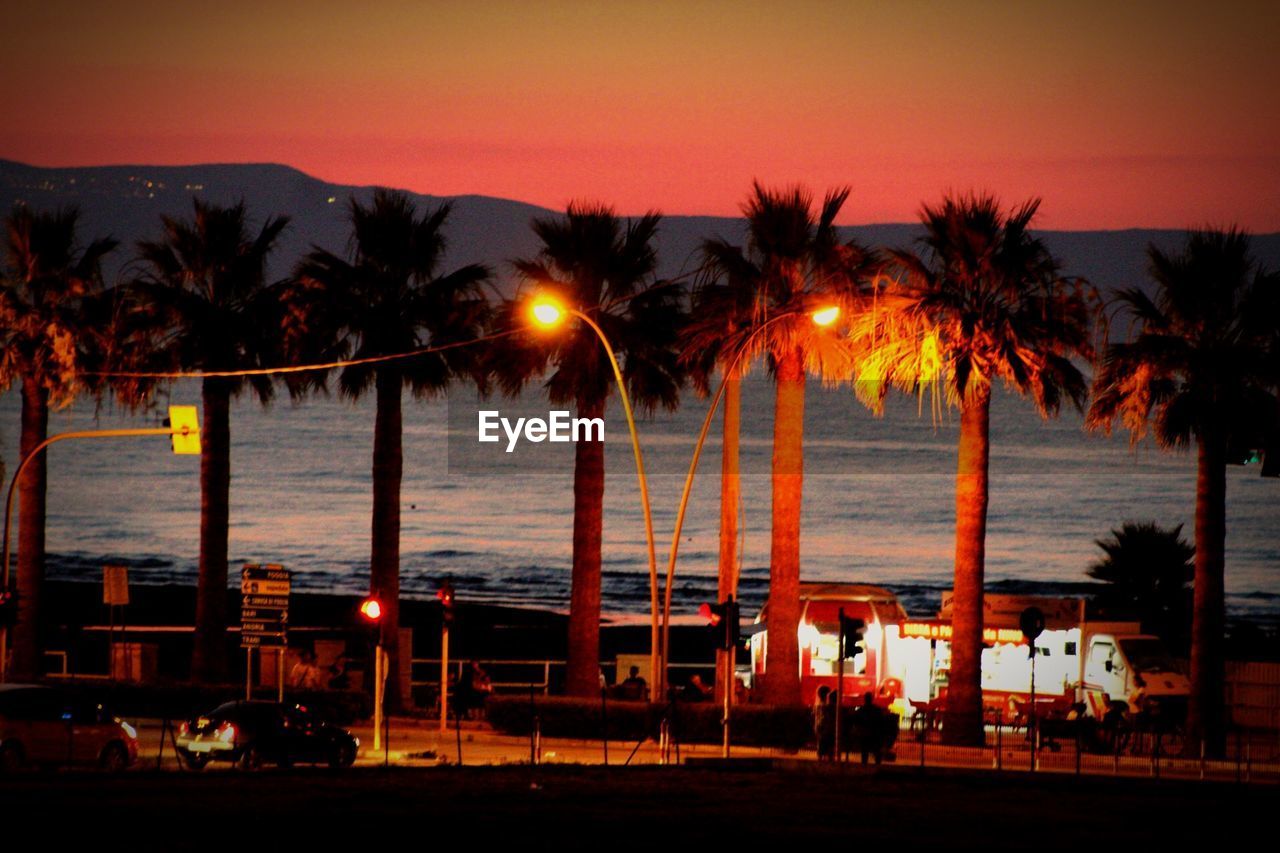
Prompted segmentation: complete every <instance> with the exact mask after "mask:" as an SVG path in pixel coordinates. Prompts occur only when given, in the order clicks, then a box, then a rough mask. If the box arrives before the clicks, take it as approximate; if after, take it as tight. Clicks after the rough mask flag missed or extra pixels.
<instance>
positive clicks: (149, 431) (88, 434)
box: [0, 415, 199, 684]
mask: <svg viewBox="0 0 1280 853" xmlns="http://www.w3.org/2000/svg"><path fill="white" fill-rule="evenodd" d="M171 417H172V415H171ZM194 432H195V433H196V434H199V429H198V428H197V429H196V430H194ZM192 433H193V430H192V429H191V427H190V426H187V425H184V426H180V427H172V426H169V427H140V428H137V429H100V430H79V431H73V432H60V433H58V434H57V435H51V436H49V437H48V438H46V439H45V440H44V441H42V442H40V443H39V444H37V445H36V446H35V447H34V448H33V449H32V450H31V452H30V453H28V454H27V455H26V456H24V457H23V458H22V462H21V463H19V464H18V470H17V471H15V472H14V475H13V479H12V480H11V481H10V482H9V493H8V496H7V497H6V498H5V501H4V562H3V572H2V573H0V590H5V591H7V590H8V589H9V566H10V558H11V556H12V554H11V551H10V548H9V545H10V538H9V528H10V526H11V524H12V521H13V495H14V493H15V492H16V491H17V489H18V483H19V482H20V481H21V480H22V472H23V471H25V470H26V468H27V465H29V464H30V463H31V461H32V460H33V459H35V458H36V457H37V456H39V455H40V454H41V453H43V452H44V450H45V448H47V447H48V446H49V445H51V444H55V443H57V442H59V441H67V440H68V439H72V438H134V437H138V436H148V435H167V436H186V435H191V434H192ZM19 606H21V602H19ZM8 673H9V629H8V626H5V625H0V684H3V683H4V682H5V678H6V676H7V675H8Z"/></svg>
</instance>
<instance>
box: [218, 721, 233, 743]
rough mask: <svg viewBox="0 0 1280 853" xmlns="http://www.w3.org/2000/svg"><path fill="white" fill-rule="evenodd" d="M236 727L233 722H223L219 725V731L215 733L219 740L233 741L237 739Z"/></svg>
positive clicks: (224, 741)
mask: <svg viewBox="0 0 1280 853" xmlns="http://www.w3.org/2000/svg"><path fill="white" fill-rule="evenodd" d="M236 734H237V733H236V727H235V726H233V725H231V723H223V724H222V725H220V726H218V731H217V732H216V733H215V734H214V737H216V738H217V739H218V740H220V741H222V742H223V743H233V742H234V741H235V739H236Z"/></svg>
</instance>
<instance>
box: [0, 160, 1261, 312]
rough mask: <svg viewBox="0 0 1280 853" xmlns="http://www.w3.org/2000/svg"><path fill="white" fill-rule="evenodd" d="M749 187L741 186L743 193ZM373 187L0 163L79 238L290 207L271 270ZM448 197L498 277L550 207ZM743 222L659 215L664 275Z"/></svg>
mask: <svg viewBox="0 0 1280 853" xmlns="http://www.w3.org/2000/svg"><path fill="white" fill-rule="evenodd" d="M746 189H747V188H746V187H744V188H743V192H744V194H745V192H746ZM372 192H373V188H372V187H355V186H346V185H341V184H331V183H327V182H325V181H322V180H319V179H318V178H313V177H311V176H310V175H306V174H304V173H302V172H300V171H298V170H297V169H293V168H290V167H288V166H280V165H274V164H223V165H196V166H93V167H82V168H52V169H47V168H40V167H36V166H28V165H25V164H22V163H16V162H13V161H9V160H0V206H3V207H4V208H7V207H8V206H9V205H12V204H30V205H33V206H34V207H36V208H40V209H44V208H52V207H57V206H59V205H78V206H79V208H80V210H81V212H82V215H83V225H84V227H83V230H82V235H83V236H84V237H85V238H89V237H91V236H99V235H103V234H110V235H112V236H114V237H116V238H117V239H119V240H121V241H122V242H123V243H124V244H125V246H126V247H128V246H129V245H131V244H132V243H133V242H134V241H136V240H138V239H140V238H143V237H147V236H154V235H156V234H157V232H158V227H159V221H160V215H161V214H170V215H175V214H176V215H182V214H185V213H187V212H188V211H189V210H190V198H191V197H192V196H199V197H201V198H205V199H209V200H212V201H216V202H220V203H231V202H235V201H239V200H241V199H243V200H244V201H245V203H246V204H247V205H248V208H249V211H250V214H251V215H252V216H253V217H255V218H256V219H258V220H259V221H260V220H261V219H262V218H264V217H266V216H268V215H273V214H287V215H288V216H290V217H291V218H292V223H291V225H290V227H289V229H288V230H287V231H286V233H285V235H284V238H283V239H282V241H281V251H280V252H278V253H277V255H276V259H275V269H274V273H275V274H276V275H284V274H286V273H287V272H288V270H289V268H290V267H291V266H292V264H293V262H294V261H295V260H296V259H297V258H298V257H299V256H300V255H301V254H302V253H303V252H305V251H306V250H307V249H309V248H310V247H311V246H312V245H317V246H322V247H324V248H327V249H331V250H340V249H342V248H343V247H344V246H345V243H346V240H347V223H346V207H345V205H346V202H347V200H348V199H349V198H350V197H351V196H353V195H354V196H355V197H356V198H359V199H367V198H368V197H369V196H370V195H371V194H372ZM854 192H855V193H856V192H857V188H856V187H855V188H854ZM414 195H415V197H416V198H417V199H418V200H419V201H420V202H421V203H424V204H436V203H439V202H441V201H444V200H446V197H442V196H430V195H421V194H414ZM601 199H602V200H604V201H607V200H608V191H607V188H602V189H601ZM447 200H449V201H451V202H453V205H454V210H453V214H452V216H451V218H450V222H449V227H448V234H449V239H450V249H449V257H448V259H447V261H446V263H447V264H449V265H455V266H456V265H459V264H464V263H472V262H481V263H487V264H490V265H491V266H493V267H494V268H495V269H496V270H497V271H498V273H499V277H500V280H501V281H502V282H503V283H504V285H508V284H509V279H510V278H511V269H510V265H509V263H508V261H509V260H510V259H512V258H517V257H521V256H524V255H527V254H530V253H531V252H533V251H534V250H535V248H536V245H537V240H536V238H535V237H534V235H533V233H532V231H531V230H530V228H529V221H530V219H531V218H532V217H534V216H539V215H550V214H552V213H553V211H549V210H547V209H545V208H541V207H537V206H535V205H531V204H525V203H523V202H519V201H510V200H508V199H500V198H490V197H487V196H476V195H465V196H451V197H447ZM1009 201H1013V200H1012V199H1010V200H1009ZM1189 224H1198V223H1189ZM741 230H742V221H741V220H740V219H736V218H732V217H713V216H674V215H671V216H667V217H665V218H664V219H663V223H662V230H661V232H660V236H659V251H660V259H661V270H662V273H663V274H664V275H674V274H677V273H679V272H681V271H684V270H688V269H690V268H691V267H692V266H693V264H694V258H695V254H696V250H697V247H698V245H699V243H700V242H701V241H702V240H703V239H704V238H706V237H709V236H713V235H719V236H725V237H729V238H735V237H737V236H739V235H740V234H741ZM846 230H847V231H848V232H849V233H851V234H854V235H856V236H857V237H858V238H859V239H860V240H861V241H862V242H864V243H866V244H867V245H872V246H894V247H897V246H907V245H909V244H910V243H911V241H912V240H913V239H914V238H915V236H916V235H917V234H918V233H919V229H918V228H917V227H916V226H915V225H912V224H885V225H857V226H850V227H849V228H847V229H846ZM1042 234H1043V237H1044V238H1045V240H1046V241H1047V242H1048V243H1049V245H1050V247H1051V248H1052V249H1053V250H1054V252H1055V253H1056V254H1057V255H1058V257H1060V258H1061V259H1062V261H1063V262H1064V264H1065V266H1066V269H1067V271H1068V272H1069V273H1071V274H1073V275H1081V276H1084V277H1085V278H1087V279H1089V280H1090V281H1091V282H1093V283H1094V284H1096V285H1097V286H1098V287H1099V288H1100V289H1102V290H1103V292H1107V291H1109V290H1111V289H1114V288H1117V287H1131V286H1134V285H1143V284H1145V281H1146V274H1145V270H1146V247H1147V245H1148V244H1150V243H1155V244H1156V245H1159V246H1162V247H1173V246H1176V245H1177V244H1178V242H1179V241H1180V240H1181V238H1182V233H1181V232H1179V231H1170V230H1152V229H1132V230H1126V231H1045V232H1042ZM1255 251H1256V253H1257V255H1258V257H1259V258H1260V259H1262V261H1263V262H1264V263H1266V264H1267V265H1269V266H1271V267H1272V268H1274V267H1277V266H1280V234H1263V235H1257V236H1256V238H1255ZM129 258H130V252H129V251H128V249H127V248H122V249H120V250H117V251H116V252H115V253H114V256H113V258H112V259H111V265H110V266H109V268H108V270H107V272H108V275H109V277H110V280H114V279H115V278H116V277H117V276H118V275H119V274H120V272H121V269H122V268H123V267H124V266H125V265H126V264H127V262H128V260H129ZM504 289H506V288H505V286H504Z"/></svg>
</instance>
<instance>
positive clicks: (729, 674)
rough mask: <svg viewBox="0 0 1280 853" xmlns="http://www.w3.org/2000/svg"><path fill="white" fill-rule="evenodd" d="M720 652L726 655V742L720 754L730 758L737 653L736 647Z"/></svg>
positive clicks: (724, 722)
mask: <svg viewBox="0 0 1280 853" xmlns="http://www.w3.org/2000/svg"><path fill="white" fill-rule="evenodd" d="M720 654H722V655H724V657H725V665H724V681H725V684H724V721H723V723H722V724H723V726H724V744H723V746H721V748H720V754H721V755H722V756H724V757H725V758H728V757H729V710H730V708H731V707H732V706H733V686H734V676H733V665H734V657H735V656H736V655H735V650H734V649H725V650H722V651H721V652H720Z"/></svg>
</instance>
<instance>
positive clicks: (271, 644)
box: [240, 634, 289, 649]
mask: <svg viewBox="0 0 1280 853" xmlns="http://www.w3.org/2000/svg"><path fill="white" fill-rule="evenodd" d="M288 645H289V641H288V640H287V639H285V635H284V634H241V635H240V647H241V648H244V649H283V648H285V647H286V646H288Z"/></svg>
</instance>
